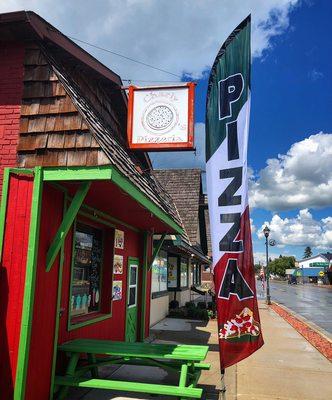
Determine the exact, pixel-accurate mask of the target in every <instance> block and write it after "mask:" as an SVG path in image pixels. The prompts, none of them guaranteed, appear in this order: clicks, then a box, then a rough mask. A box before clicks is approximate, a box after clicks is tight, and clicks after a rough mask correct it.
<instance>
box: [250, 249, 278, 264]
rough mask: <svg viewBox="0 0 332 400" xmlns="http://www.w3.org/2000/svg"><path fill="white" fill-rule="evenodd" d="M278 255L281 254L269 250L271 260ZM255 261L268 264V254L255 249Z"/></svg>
mask: <svg viewBox="0 0 332 400" xmlns="http://www.w3.org/2000/svg"><path fill="white" fill-rule="evenodd" d="M278 257H279V254H276V253H270V252H269V258H271V260H274V259H275V258H278ZM254 263H255V264H261V265H266V254H265V252H264V251H255V252H254Z"/></svg>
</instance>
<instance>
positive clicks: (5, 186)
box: [0, 168, 10, 262]
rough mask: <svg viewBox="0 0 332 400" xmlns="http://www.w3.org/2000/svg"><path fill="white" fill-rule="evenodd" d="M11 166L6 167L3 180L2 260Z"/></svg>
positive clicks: (0, 255)
mask: <svg viewBox="0 0 332 400" xmlns="http://www.w3.org/2000/svg"><path fill="white" fill-rule="evenodd" d="M9 175H10V168H5V169H4V172H3V181H2V195H1V206H0V262H1V261H2V248H3V240H4V234H5V225H6V214H7V203H8V190H9Z"/></svg>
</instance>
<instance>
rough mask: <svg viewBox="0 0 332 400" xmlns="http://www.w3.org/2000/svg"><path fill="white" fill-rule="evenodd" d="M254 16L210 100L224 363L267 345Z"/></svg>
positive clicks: (217, 76) (231, 48) (224, 55)
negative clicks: (256, 211) (253, 85)
mask: <svg viewBox="0 0 332 400" xmlns="http://www.w3.org/2000/svg"><path fill="white" fill-rule="evenodd" d="M250 25H251V21H250V16H248V17H247V18H246V19H245V20H244V21H243V22H241V24H240V25H239V26H238V27H237V28H236V29H235V30H234V31H233V32H232V33H231V35H230V36H229V37H228V38H227V40H226V42H225V43H224V44H223V45H222V47H221V49H220V51H219V53H218V55H217V57H216V60H215V62H214V64H213V67H212V70H211V74H210V79H209V86H208V94H207V102H206V176H207V193H208V203H209V215H210V226H211V240H212V257H213V273H214V282H215V289H216V301H217V313H218V331H219V348H220V365H221V369H224V368H226V367H229V366H230V365H232V364H235V363H237V362H239V361H241V360H242V359H244V358H246V357H248V356H249V355H250V354H252V353H253V352H255V351H256V350H257V349H259V348H260V347H261V346H262V345H263V343H264V342H263V337H262V331H261V325H260V319H259V314H258V305H257V298H256V287H255V275H254V262H253V253H252V241H251V230H250V219H249V206H248V177H247V147H248V132H249V115H250V67H251V54H250Z"/></svg>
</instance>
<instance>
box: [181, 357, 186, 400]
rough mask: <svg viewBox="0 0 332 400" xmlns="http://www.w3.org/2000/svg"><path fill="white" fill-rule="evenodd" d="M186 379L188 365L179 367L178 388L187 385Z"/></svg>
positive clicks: (182, 398) (183, 399)
mask: <svg viewBox="0 0 332 400" xmlns="http://www.w3.org/2000/svg"><path fill="white" fill-rule="evenodd" d="M187 377H188V365H187V364H182V365H181V372H180V379H179V387H186V385H187ZM179 400H185V397H180V398H179Z"/></svg>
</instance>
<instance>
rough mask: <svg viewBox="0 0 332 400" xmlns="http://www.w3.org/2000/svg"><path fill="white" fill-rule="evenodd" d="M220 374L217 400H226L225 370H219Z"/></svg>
mask: <svg viewBox="0 0 332 400" xmlns="http://www.w3.org/2000/svg"><path fill="white" fill-rule="evenodd" d="M220 373H221V385H220V391H219V400H226V397H225V396H226V395H225V393H226V385H225V369H221V370H220Z"/></svg>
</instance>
